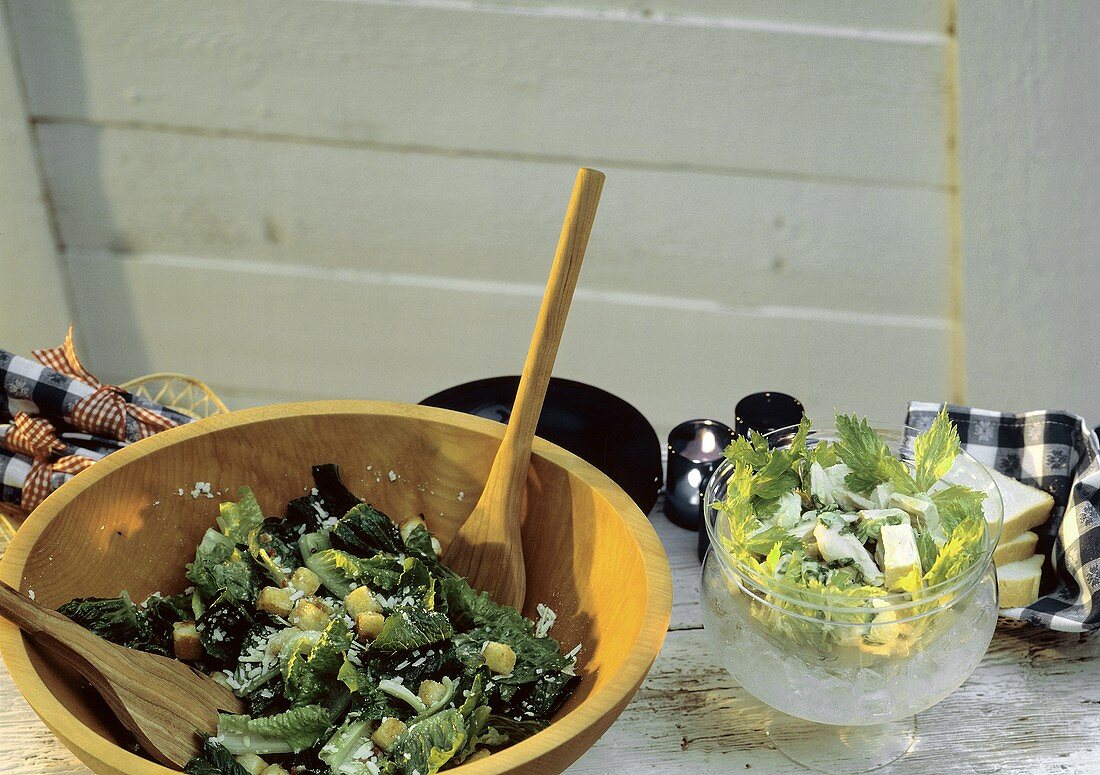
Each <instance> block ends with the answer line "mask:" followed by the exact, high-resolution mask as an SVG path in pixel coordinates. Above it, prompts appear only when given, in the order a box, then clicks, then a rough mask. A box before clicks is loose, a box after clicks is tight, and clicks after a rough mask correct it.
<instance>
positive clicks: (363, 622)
mask: <svg viewBox="0 0 1100 775" xmlns="http://www.w3.org/2000/svg"><path fill="white" fill-rule="evenodd" d="M385 623H386V617H384V616H382V614H380V613H377V612H375V611H366V612H365V613H361V614H359V615H358V616H357V617H355V632H356V634H357V635H358V636H359V640H361V641H368V640H374V639H375V638H377V637H378V633H380V632H382V625H384V624H385Z"/></svg>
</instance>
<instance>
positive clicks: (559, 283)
mask: <svg viewBox="0 0 1100 775" xmlns="http://www.w3.org/2000/svg"><path fill="white" fill-rule="evenodd" d="M603 182H604V174H603V173H602V172H599V171H597V170H592V169H588V168H587V167H582V168H581V169H580V170H578V171H577V179H576V180H575V181H574V183H573V193H572V195H571V196H570V197H569V206H568V208H567V209H566V212H565V220H564V221H563V223H562V226H561V236H559V237H558V247H557V251H556V252H555V253H554V263H553V265H552V266H551V267H550V279H549V280H548V281H547V283H546V292H545V293H544V294H543V297H542V306H541V307H540V308H539V316H538V319H537V321H536V323H535V331H534V334H532V336H531V347H530V348H529V349H528V351H527V360H526V362H525V363H524V365H523V374H522V375H521V376H520V380H519V388H518V390H517V391H516V400H515V403H514V404H513V405H512V415H511V418H510V419H509V420H508V429H507V430H506V431H505V433H504V440H503V441H502V442H501V445H500V450H499V451H498V452H497V456H496V458H495V459H494V461H493V467H492V470H491V471H490V473H489V483H491V484H493V485H496V486H497V487H498V489H497V492H498V497H500V502H501V503H502V504H503V505H504V507H505V509H506V510H507V513H509V514H515V515H518V514H519V511H520V506H521V501H522V499H523V491H524V486H525V483H526V479H527V467H528V463H529V461H530V459H531V442H532V440H533V438H534V435H535V427H536V426H537V425H538V421H539V415H540V414H541V413H542V404H543V401H544V400H545V399H546V389H547V387H548V385H549V383H550V373H551V372H552V371H553V368H554V359H555V358H556V357H557V354H558V345H559V344H560V343H561V335H562V331H564V330H565V320H566V317H567V316H568V314H569V303H570V301H571V300H572V299H573V291H574V289H575V288H576V287H577V278H578V276H579V275H580V271H581V262H582V261H583V260H584V251H585V249H586V248H587V247H588V237H589V235H590V234H591V233H592V223H593V221H594V220H595V219H596V207H597V205H598V204H599V201H600V192H601V191H602V190H603ZM498 479H499V481H498Z"/></svg>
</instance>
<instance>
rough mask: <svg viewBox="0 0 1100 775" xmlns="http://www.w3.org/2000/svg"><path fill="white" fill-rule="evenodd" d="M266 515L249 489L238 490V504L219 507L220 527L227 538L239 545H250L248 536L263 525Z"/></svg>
mask: <svg viewBox="0 0 1100 775" xmlns="http://www.w3.org/2000/svg"><path fill="white" fill-rule="evenodd" d="M263 521H264V515H263V512H262V511H260V504H259V502H257V500H256V496H255V494H253V492H252V490H251V489H249V488H248V487H241V488H239V489H238V490H237V502H236V503H233V502H232V501H226V502H225V503H222V504H219V506H218V527H220V528H221V529H222V533H224V534H225V536H226V538H229V539H231V540H232V541H234V542H235V543H238V544H247V543H248V534H249V533H251V532H252V531H253V530H255V529H256V528H258V527H259V526H260V525H262V524H263Z"/></svg>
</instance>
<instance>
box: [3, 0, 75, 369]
mask: <svg viewBox="0 0 1100 775" xmlns="http://www.w3.org/2000/svg"><path fill="white" fill-rule="evenodd" d="M24 97H25V95H24V89H23V76H22V72H21V71H20V69H19V63H18V62H17V61H16V57H15V51H14V47H13V41H12V38H11V25H10V23H9V18H8V13H7V8H6V6H4V5H3V3H0V271H2V272H3V280H0V288H3V289H4V291H5V292H4V295H3V300H2V302H0V337H2V339H0V347H4V348H9V349H10V348H14V349H17V350H29V349H31V348H33V347H40V346H41V342H42V341H43V340H44V339H45V340H52V339H55V338H56V337H58V336H63V335H64V333H65V326H66V325H67V322H66V321H67V319H68V318H69V317H70V315H71V314H72V313H71V311H70V309H69V303H68V298H67V295H66V291H67V282H68V281H67V277H66V274H65V271H64V267H63V265H62V263H61V259H60V258H59V257H58V254H57V245H56V244H55V242H54V234H53V232H52V224H51V221H50V215H49V206H48V204H47V199H46V191H45V182H44V181H43V179H42V176H41V174H40V166H39V161H40V159H39V153H38V151H39V149H38V147H37V141H36V140H37V139H36V137H35V136H34V133H33V131H32V130H31V125H30V117H29V114H28V113H27V106H26V100H25V98H24ZM13 289H14V290H13Z"/></svg>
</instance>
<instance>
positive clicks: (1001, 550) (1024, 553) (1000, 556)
mask: <svg viewBox="0 0 1100 775" xmlns="http://www.w3.org/2000/svg"><path fill="white" fill-rule="evenodd" d="M1038 541H1039V536H1037V535H1035V534H1034V533H1032V532H1031V531H1030V530H1025V531H1024V532H1023V533H1020V535H1018V536H1016V537H1015V538H1013V539H1012V540H1010V541H1005V540H1002V541H1001V542H1000V543H999V544H997V548H996V549H995V550H994V551H993V562H995V563H997V565H998V566H1000V565H1008V564H1009V563H1010V562H1019V561H1020V560H1026V559H1027V558H1028V557H1030V556H1031V555H1033V554H1035V544H1036V543H1037V542H1038Z"/></svg>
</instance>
